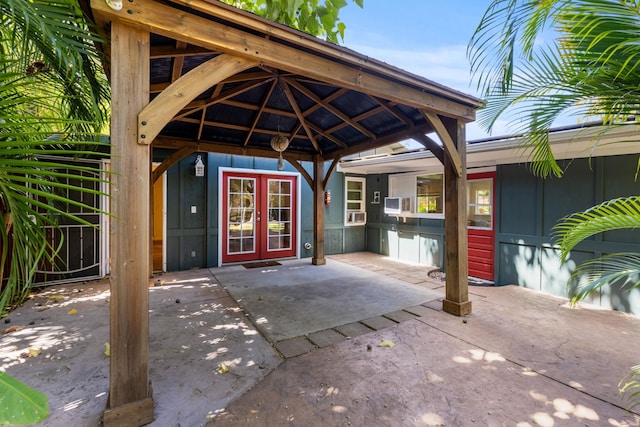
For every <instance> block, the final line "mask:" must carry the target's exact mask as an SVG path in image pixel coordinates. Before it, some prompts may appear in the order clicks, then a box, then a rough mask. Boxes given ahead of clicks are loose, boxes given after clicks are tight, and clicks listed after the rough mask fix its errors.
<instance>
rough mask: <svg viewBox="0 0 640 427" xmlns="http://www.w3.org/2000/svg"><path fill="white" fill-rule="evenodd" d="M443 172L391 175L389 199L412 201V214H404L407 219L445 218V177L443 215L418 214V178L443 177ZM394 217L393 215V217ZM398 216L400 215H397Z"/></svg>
mask: <svg viewBox="0 0 640 427" xmlns="http://www.w3.org/2000/svg"><path fill="white" fill-rule="evenodd" d="M442 174H443V171H442V170H434V171H429V172H412V173H399V174H394V175H389V197H409V198H410V199H411V212H408V213H406V214H404V213H403V214H402V216H403V217H407V218H434V219H442V218H444V214H445V211H444V176H443V179H442V197H443V201H442V213H417V212H416V209H417V200H416V199H417V190H418V177H419V176H429V175H442ZM392 216H393V215H392ZM396 216H398V215H396Z"/></svg>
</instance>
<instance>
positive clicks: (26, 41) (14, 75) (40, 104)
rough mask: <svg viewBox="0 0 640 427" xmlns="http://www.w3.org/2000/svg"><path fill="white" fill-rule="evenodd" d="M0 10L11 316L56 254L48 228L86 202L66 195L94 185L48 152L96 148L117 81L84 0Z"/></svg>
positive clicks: (1, 157) (1, 303)
mask: <svg viewBox="0 0 640 427" xmlns="http://www.w3.org/2000/svg"><path fill="white" fill-rule="evenodd" d="M0 12H1V13H2V15H1V16H2V26H1V27H0V50H1V52H2V56H1V58H2V60H0V106H1V109H0V147H2V150H1V151H0V213H2V216H3V221H2V222H1V223H0V242H2V252H1V256H0V279H1V280H2V293H1V294H0V313H3V312H4V310H5V309H6V308H7V307H8V306H9V305H10V304H13V303H16V302H20V301H21V300H22V299H23V298H24V297H25V295H26V293H27V292H28V290H29V287H30V284H31V282H32V280H33V277H34V273H35V268H36V266H37V265H38V263H39V262H40V261H42V260H43V259H49V260H51V261H52V260H53V259H54V258H55V257H56V253H57V248H56V247H53V246H52V243H50V242H49V241H48V240H47V238H46V235H45V232H44V229H43V227H42V226H44V225H52V226H55V225H56V218H59V217H65V216H67V217H69V214H68V213H67V212H66V211H65V206H66V205H68V204H78V202H74V201H73V200H72V199H70V198H69V197H67V196H66V195H67V194H68V193H69V192H71V191H80V192H82V191H87V190H84V189H82V188H80V187H77V186H68V185H66V184H63V182H65V181H66V180H67V179H68V178H75V179H76V180H77V179H78V175H77V174H73V175H69V174H67V175H65V174H62V175H61V173H60V172H59V170H60V169H61V168H64V167H65V166H64V165H63V164H61V163H60V162H56V161H48V160H44V159H43V157H42V156H45V155H49V156H65V157H69V156H89V155H93V154H96V153H95V152H96V151H98V150H99V149H100V146H101V143H100V142H98V141H99V140H98V135H99V132H100V131H101V130H102V129H104V127H105V124H106V121H107V117H108V116H107V112H108V108H107V106H108V99H109V91H108V87H109V86H108V85H107V84H106V83H105V82H106V80H105V78H104V73H102V72H101V71H100V69H101V68H100V56H99V55H98V50H97V49H96V47H95V44H94V43H95V42H97V41H98V40H99V39H98V37H97V36H92V35H91V34H92V32H90V31H88V28H87V25H86V24H85V22H86V21H85V19H84V17H83V14H82V11H81V10H80V8H79V6H78V4H77V1H74V0H64V1H58V2H54V3H51V2H46V1H27V0H3V1H2V2H0ZM102 145H103V144H102ZM103 157H104V155H103ZM88 171H91V168H88V170H87V172H88ZM93 172H98V171H93ZM82 175H87V174H82ZM82 179H90V178H82ZM83 208H85V209H90V208H89V207H88V206H86V205H84V206H83ZM71 219H73V220H74V221H78V222H81V223H82V222H83V221H82V220H81V219H80V218H76V217H72V218H71ZM34 224H35V226H34ZM7 268H8V271H6V270H7Z"/></svg>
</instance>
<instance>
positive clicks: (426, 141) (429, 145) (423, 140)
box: [411, 133, 444, 165]
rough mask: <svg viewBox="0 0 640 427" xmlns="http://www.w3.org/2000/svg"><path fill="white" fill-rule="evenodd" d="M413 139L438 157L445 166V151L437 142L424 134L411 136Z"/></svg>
mask: <svg viewBox="0 0 640 427" xmlns="http://www.w3.org/2000/svg"><path fill="white" fill-rule="evenodd" d="M411 138H413V139H415V140H416V141H418V142H419V143H420V144H422V145H424V146H425V148H426V149H427V150H429V151H431V153H432V154H433V155H434V156H436V158H437V159H438V160H440V163H442V164H443V165H444V149H443V148H442V147H441V146H440V145H438V143H437V142H435V141H434V140H433V139H431V138H429V137H428V136H427V135H425V134H423V133H414V134H412V135H411Z"/></svg>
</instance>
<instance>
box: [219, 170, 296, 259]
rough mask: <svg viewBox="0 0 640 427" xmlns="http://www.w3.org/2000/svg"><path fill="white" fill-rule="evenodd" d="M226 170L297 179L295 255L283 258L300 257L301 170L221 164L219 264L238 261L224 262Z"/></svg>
mask: <svg viewBox="0 0 640 427" xmlns="http://www.w3.org/2000/svg"><path fill="white" fill-rule="evenodd" d="M225 172H231V173H250V174H255V175H275V176H291V177H294V178H295V179H296V241H295V242H294V245H295V246H294V248H295V255H294V256H293V257H283V258H289V259H292V258H296V259H299V258H300V238H301V236H300V231H301V228H300V227H301V225H300V219H301V218H302V213H301V211H300V207H301V200H300V199H301V197H300V195H301V188H300V173H299V172H287V171H278V170H268V169H249V168H231V167H226V166H221V167H219V168H218V265H219V266H222V265H232V264H237V263H225V264H223V263H222V241H223V240H224V236H223V235H222V230H223V227H222V221H223V220H225V218H222V203H223V199H224V195H223V188H224V185H223V182H222V178H223V174H224V173H225Z"/></svg>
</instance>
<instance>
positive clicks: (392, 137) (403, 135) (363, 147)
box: [324, 125, 431, 160]
mask: <svg viewBox="0 0 640 427" xmlns="http://www.w3.org/2000/svg"><path fill="white" fill-rule="evenodd" d="M427 130H431V128H430V127H429V126H428V125H422V126H416V127H415V129H413V132H426V131H427ZM409 137H411V133H409V132H407V131H406V130H404V129H403V130H401V131H399V132H394V133H391V134H387V135H384V136H381V137H379V138H377V139H374V140H372V141H368V142H362V143H359V144H356V145H353V146H351V147H349V148H343V149H342V150H340V151H339V152H337V151H336V152H332V153H327V154H325V156H324V159H325V160H331V159H334V158H336V157H346V156H350V155H352V154H358V153H362V152H363V151H368V150H374V149H376V148H380V147H384V146H385V145H389V144H393V143H395V142H399V141H402V140H404V139H407V138H409Z"/></svg>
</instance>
